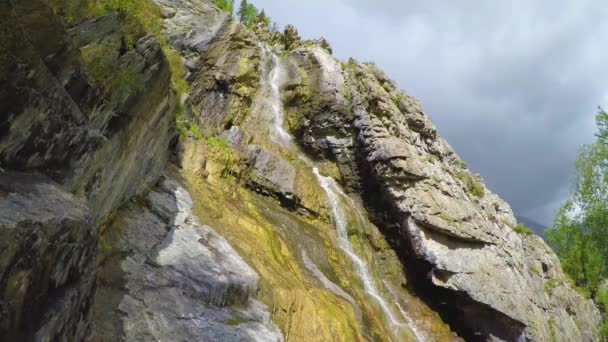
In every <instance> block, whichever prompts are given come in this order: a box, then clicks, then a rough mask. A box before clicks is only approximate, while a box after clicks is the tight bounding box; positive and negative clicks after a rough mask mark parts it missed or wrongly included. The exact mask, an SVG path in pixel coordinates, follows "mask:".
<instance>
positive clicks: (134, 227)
mask: <svg viewBox="0 0 608 342" xmlns="http://www.w3.org/2000/svg"><path fill="white" fill-rule="evenodd" d="M146 203H147V206H146V207H142V206H140V205H131V206H129V207H128V208H126V209H124V210H123V211H122V212H121V214H120V219H119V220H118V221H117V222H115V223H114V226H115V227H120V228H119V229H120V238H119V239H116V240H114V241H112V242H111V244H112V246H111V249H112V253H111V255H113V256H114V257H111V258H109V259H107V260H106V262H105V263H104V264H103V265H102V268H101V270H100V284H101V286H100V287H99V288H98V290H97V294H96V298H95V307H94V312H95V316H94V319H93V325H94V327H95V328H94V329H95V330H94V335H93V336H92V338H93V339H96V338H103V339H113V338H118V339H125V340H127V341H144V340H150V339H153V340H162V341H167V340H172V341H282V340H283V337H282V335H281V333H280V332H279V331H278V329H277V328H276V326H274V324H273V323H272V322H271V321H270V314H269V313H268V309H267V308H266V307H265V306H264V305H263V304H261V303H260V302H258V301H257V300H255V298H254V296H255V293H256V290H257V275H256V273H255V272H254V271H253V270H252V269H251V268H250V267H249V266H248V265H247V264H246V263H245V262H244V260H243V259H242V258H241V257H240V256H239V255H238V254H237V253H236V252H235V251H234V249H232V247H231V246H230V245H229V244H228V243H227V242H226V240H224V239H223V238H222V237H220V236H219V235H218V234H217V233H216V232H215V231H214V230H213V229H212V228H210V227H208V226H205V225H201V224H200V223H198V220H197V218H196V217H195V216H194V214H193V213H192V199H191V198H190V196H189V195H188V193H187V192H186V190H185V189H184V188H183V187H182V186H181V185H180V184H179V183H177V182H176V181H174V180H171V179H166V180H164V181H163V182H161V184H160V185H159V186H158V187H157V188H156V189H154V190H153V191H152V192H151V193H150V194H149V195H148V196H147V200H146ZM112 284H122V285H121V286H120V287H115V286H112Z"/></svg>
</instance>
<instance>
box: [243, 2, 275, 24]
mask: <svg viewBox="0 0 608 342" xmlns="http://www.w3.org/2000/svg"><path fill="white" fill-rule="evenodd" d="M237 13H238V16H239V20H240V21H241V22H242V23H243V24H244V25H245V26H247V27H251V26H253V25H255V24H258V23H263V24H264V26H266V27H268V26H270V23H271V20H270V18H269V17H268V16H267V15H266V12H264V10H262V11H261V12H258V9H257V8H256V7H255V6H254V5H253V4H250V3H248V2H247V0H241V5H240V7H239V11H238V12H237Z"/></svg>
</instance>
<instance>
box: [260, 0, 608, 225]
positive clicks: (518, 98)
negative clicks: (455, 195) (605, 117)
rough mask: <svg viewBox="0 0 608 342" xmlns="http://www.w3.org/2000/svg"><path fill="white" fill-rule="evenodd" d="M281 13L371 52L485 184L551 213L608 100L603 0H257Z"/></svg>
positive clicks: (531, 211)
mask: <svg viewBox="0 0 608 342" xmlns="http://www.w3.org/2000/svg"><path fill="white" fill-rule="evenodd" d="M256 5H257V6H258V7H263V8H265V9H266V12H267V13H268V14H269V15H270V16H271V17H272V18H273V19H274V20H276V21H277V22H279V24H287V23H292V24H294V25H295V26H296V27H298V29H299V31H300V34H301V35H302V36H304V37H307V38H314V37H319V36H324V37H325V38H327V39H328V40H329V41H330V43H331V44H332V47H333V48H334V51H335V54H336V56H337V57H339V58H342V59H345V58H348V57H351V56H353V57H355V58H356V59H358V60H361V61H368V60H372V61H375V62H376V64H377V65H379V66H380V67H382V68H383V69H385V71H386V72H387V74H388V75H390V76H391V77H392V78H394V79H395V80H396V81H397V83H398V84H399V85H400V86H401V87H402V88H403V89H404V90H405V91H406V92H408V93H409V94H411V95H413V96H414V97H416V98H418V99H419V100H420V101H421V102H422V104H423V106H424V107H425V109H426V113H427V114H428V115H429V116H430V117H431V119H432V120H433V122H434V123H435V124H436V125H437V126H438V129H439V132H440V134H442V135H443V136H444V137H445V138H446V139H447V140H448V141H449V142H450V144H452V146H453V147H454V148H455V150H456V151H457V152H458V153H459V154H460V155H461V157H463V159H465V160H466V161H467V162H468V163H469V165H470V167H471V168H472V169H473V171H475V172H479V173H481V175H482V176H483V178H484V179H485V181H486V183H487V185H488V186H489V187H490V189H492V190H493V191H494V192H497V193H498V194H499V195H501V196H502V197H503V198H505V199H506V200H507V201H508V202H509V203H511V205H512V206H513V208H514V210H515V211H516V212H517V213H518V214H519V215H523V216H528V217H530V218H533V219H536V220H539V221H541V223H544V224H548V223H549V222H550V220H551V218H552V216H553V211H554V210H555V209H556V208H557V206H558V205H559V203H561V202H562V201H563V200H565V199H566V198H567V195H568V191H567V189H569V184H570V181H571V176H572V172H573V163H574V160H575V158H576V153H577V150H578V148H579V147H580V145H582V144H584V143H588V142H590V141H592V139H593V132H594V122H593V119H594V115H595V110H596V107H597V106H598V105H601V104H602V103H604V101H605V100H606V94H607V91H606V88H607V85H606V81H605V80H607V79H608V77H607V76H608V68H606V67H605V64H606V63H605V57H604V55H605V50H606V48H605V46H607V45H608V44H607V43H608V41H607V40H608V22H607V21H606V20H604V18H605V17H606V16H607V14H608V7H606V6H604V5H603V3H602V2H601V1H576V2H575V1H566V0H552V1H548V0H543V1H527V0H515V1H509V2H497V1H484V2H480V1H472V0H464V1H458V2H455V1H452V2H446V1H438V0H430V1H413V0H406V1H403V0H377V1H373V2H372V1H368V0H348V1H347V0H324V1H321V0H310V1H306V2H304V1H290V0H257V1H256Z"/></svg>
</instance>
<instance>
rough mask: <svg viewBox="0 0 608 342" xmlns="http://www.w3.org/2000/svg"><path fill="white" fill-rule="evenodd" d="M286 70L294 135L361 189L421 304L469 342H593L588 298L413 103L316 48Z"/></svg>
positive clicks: (362, 67) (294, 55)
mask: <svg viewBox="0 0 608 342" xmlns="http://www.w3.org/2000/svg"><path fill="white" fill-rule="evenodd" d="M287 60H288V63H289V65H290V70H291V71H290V75H297V76H296V77H290V82H291V83H290V84H289V85H288V86H287V87H286V88H287V90H286V94H287V99H286V103H287V105H288V106H290V107H289V113H290V123H291V128H292V130H293V131H294V132H295V133H296V134H297V135H298V136H299V137H300V141H301V142H302V145H303V146H304V147H305V148H307V149H308V150H311V151H313V153H316V155H318V156H319V157H320V158H326V159H330V160H334V161H336V162H337V163H338V164H339V165H340V171H343V170H346V172H343V173H342V176H343V178H344V184H345V185H346V186H348V187H350V188H351V189H352V190H353V191H358V190H360V189H361V190H363V198H364V200H365V201H366V204H367V206H368V209H369V210H370V213H372V215H373V216H374V217H375V219H374V220H375V222H376V223H378V225H379V226H380V227H381V228H382V229H383V231H384V233H385V234H386V235H387V236H388V237H390V239H391V240H392V242H393V247H394V248H395V249H396V250H397V252H399V253H400V255H401V256H402V259H403V261H404V262H405V267H406V269H408V268H409V269H410V271H411V274H412V275H413V277H412V278H413V279H412V281H413V282H414V283H417V284H418V288H420V289H423V290H422V291H421V293H420V294H421V295H423V296H424V297H426V298H427V300H429V302H431V303H436V306H435V308H436V309H437V310H439V311H440V312H443V313H444V315H443V317H444V318H445V319H446V320H447V321H448V322H450V323H451V324H452V327H453V328H455V329H456V330H457V331H458V332H459V333H461V334H462V335H463V336H465V337H467V338H470V339H493V338H497V339H501V340H518V339H527V340H533V341H547V340H552V339H553V340H554V339H558V340H581V341H583V340H584V341H593V340H596V339H598V338H599V337H598V330H597V329H598V325H599V322H600V321H601V317H600V315H599V314H598V311H597V309H596V308H595V307H594V305H593V303H592V302H591V300H589V299H585V298H584V297H583V296H581V295H580V294H578V293H577V292H576V291H574V290H573V289H572V287H571V286H570V285H569V283H568V281H567V279H566V277H565V275H564V274H563V272H562V270H561V267H560V264H559V261H558V260H557V257H556V256H555V254H554V253H553V252H552V251H551V250H550V248H549V247H548V246H547V245H546V244H545V243H544V241H542V239H540V238H539V237H537V236H527V235H520V234H518V233H517V232H515V231H514V230H513V227H514V226H515V224H516V220H515V218H514V216H513V213H512V211H511V209H510V207H509V205H508V204H507V203H505V202H504V201H502V200H501V199H500V198H499V197H498V196H496V195H494V194H493V193H491V192H490V191H489V190H488V189H487V188H485V186H484V185H483V182H482V180H481V178H480V177H479V176H478V175H472V174H471V173H470V172H469V170H468V168H467V166H466V163H464V162H463V161H462V160H461V159H460V158H459V157H458V156H457V155H456V154H455V152H454V151H453V150H452V148H451V147H450V146H449V145H448V144H447V142H445V140H443V139H442V138H441V137H439V136H438V135H437V132H436V129H435V127H434V126H433V125H432V124H431V123H430V121H429V120H428V118H427V117H426V116H425V115H424V113H423V111H422V109H421V106H420V105H419V104H418V102H417V101H416V100H414V99H413V98H411V97H410V96H408V95H407V94H405V93H403V92H402V91H400V90H399V89H398V88H397V87H396V85H395V84H394V82H393V81H391V80H390V79H389V78H388V77H387V76H386V75H385V74H384V73H383V72H381V71H380V70H378V69H377V68H376V67H375V66H374V65H372V64H361V63H357V62H356V61H353V60H351V61H349V62H348V63H341V62H339V61H336V60H334V59H333V58H331V57H330V55H329V53H328V52H326V51H325V50H323V49H321V48H320V47H310V48H299V49H296V50H294V51H293V52H291V54H290V55H289V56H288V57H287ZM302 89H303V90H302ZM302 93H304V94H306V96H302V95H301V94H302ZM309 96H310V98H312V99H314V100H310V99H309ZM414 287H416V286H414ZM441 302H443V303H446V302H447V303H448V305H449V306H451V307H450V308H445V307H444V308H442V307H441V306H440V303H441ZM558 321H559V322H560V323H559V324H556V322H558Z"/></svg>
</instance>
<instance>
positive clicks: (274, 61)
mask: <svg viewBox="0 0 608 342" xmlns="http://www.w3.org/2000/svg"><path fill="white" fill-rule="evenodd" d="M261 50H262V65H263V66H264V67H267V65H268V64H270V66H271V68H270V70H265V71H266V74H267V75H268V76H267V82H268V84H267V86H268V88H269V89H270V98H269V99H268V101H269V104H270V108H271V110H272V114H273V124H272V131H271V137H272V138H273V140H274V141H275V142H277V143H279V144H281V145H282V146H284V147H290V146H292V141H293V137H292V136H291V135H290V134H289V132H287V131H286V130H285V129H284V128H283V122H284V115H283V106H282V100H281V93H280V85H281V80H282V79H281V77H282V70H283V69H282V65H281V60H280V58H279V56H277V54H276V53H275V52H274V51H273V50H272V48H271V47H270V46H268V45H263V46H262V47H261ZM299 157H300V159H301V160H302V161H304V162H305V163H306V164H307V165H309V166H311V167H312V171H313V173H314V175H315V176H316V178H317V181H318V182H319V185H320V186H321V188H323V190H324V191H325V193H326V194H327V202H328V204H329V207H330V208H331V214H332V219H333V223H334V226H335V228H336V234H337V237H338V244H339V247H340V249H342V251H343V252H344V253H345V254H346V255H347V256H348V258H349V259H350V260H351V262H352V263H353V265H354V266H355V269H356V271H357V273H358V275H359V277H360V278H361V281H362V282H363V288H364V290H365V292H366V293H367V294H368V295H369V296H370V297H372V298H373V299H374V300H375V301H376V302H377V303H378V304H379V305H380V307H381V309H382V311H383V312H384V315H385V316H386V318H387V320H388V322H389V324H390V326H391V328H393V329H394V330H399V329H402V328H404V327H405V326H406V324H404V323H403V322H401V320H399V319H398V318H397V317H395V314H394V313H393V311H392V310H391V308H390V306H389V304H388V303H387V301H386V300H385V299H384V298H383V297H382V296H381V295H380V293H379V291H378V289H377V287H376V285H375V284H374V280H373V277H372V275H371V273H370V271H369V268H368V267H367V264H366V263H365V261H364V260H363V259H361V258H360V257H359V256H358V255H357V254H356V253H355V251H354V248H353V246H352V244H351V242H350V240H349V239H348V221H347V219H346V215H345V213H344V209H343V207H342V203H341V201H340V197H343V198H347V199H348V200H349V202H351V204H352V201H350V198H349V197H348V196H347V195H346V194H345V193H344V192H343V191H342V189H341V188H340V186H339V185H338V184H337V183H336V181H335V180H334V179H333V178H331V177H326V176H323V175H321V174H320V173H319V169H318V168H317V167H315V166H314V163H313V162H312V161H310V160H309V159H308V158H307V157H306V156H305V155H303V154H302V153H299ZM353 207H355V206H354V205H353ZM355 209H356V210H357V211H358V208H356V207H355ZM358 214H359V215H360V216H362V215H361V213H358ZM305 259H308V258H307V257H306V258H305ZM307 261H308V260H305V263H306V264H307V267H310V263H308V262H307ZM315 275H316V276H319V275H318V274H315ZM324 285H328V284H325V283H324ZM349 297H350V296H349ZM399 309H400V313H401V316H402V317H403V318H405V319H406V320H407V322H408V324H407V326H408V327H409V328H410V330H411V331H412V332H413V333H414V335H415V337H416V339H417V340H418V341H423V338H422V337H421V334H420V332H419V331H418V329H417V328H416V327H415V326H414V325H413V323H412V322H413V321H412V320H411V319H410V317H409V316H408V315H407V314H406V313H405V311H403V310H402V308H401V307H399Z"/></svg>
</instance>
